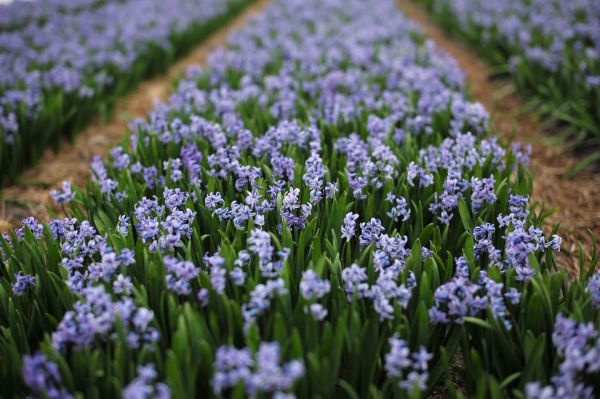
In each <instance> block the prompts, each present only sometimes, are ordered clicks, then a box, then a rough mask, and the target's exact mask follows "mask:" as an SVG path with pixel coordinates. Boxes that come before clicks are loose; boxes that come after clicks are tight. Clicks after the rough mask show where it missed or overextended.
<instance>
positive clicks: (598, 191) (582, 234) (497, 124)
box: [397, 0, 600, 274]
mask: <svg viewBox="0 0 600 399" xmlns="http://www.w3.org/2000/svg"><path fill="white" fill-rule="evenodd" d="M397 3H398V5H399V6H400V8H401V9H402V10H403V12H404V13H405V14H406V15H407V16H408V17H410V18H411V19H412V20H413V21H415V22H416V23H417V24H418V25H419V26H420V28H421V29H422V31H423V32H424V33H425V34H426V35H427V36H429V37H430V38H431V39H432V40H433V41H434V43H435V44H436V45H437V47H438V48H441V49H443V50H444V51H445V52H447V53H448V54H450V55H451V56H452V57H453V58H454V59H455V60H456V62H457V63H458V64H459V66H460V67H461V68H462V69H463V71H465V72H466V76H467V84H468V87H469V91H470V93H471V95H472V96H473V98H474V99H475V100H476V101H479V102H480V103H482V104H483V105H484V106H485V107H486V108H487V109H488V110H489V111H490V112H491V120H492V126H493V128H494V129H495V131H496V134H497V135H499V136H501V137H507V138H509V137H513V136H514V138H515V139H516V140H517V141H520V142H522V143H527V144H531V145H532V147H533V155H532V173H533V176H534V189H533V196H532V200H533V202H535V203H538V204H539V205H540V206H543V207H544V208H545V209H547V210H549V209H555V210H556V211H555V212H554V213H553V214H552V215H550V216H549V217H548V222H549V224H548V229H551V228H552V227H553V226H554V225H556V224H557V223H560V230H559V233H560V236H561V237H562V238H563V249H564V250H566V252H568V253H562V254H561V255H560V256H559V257H558V265H559V266H560V267H561V268H563V269H565V270H567V271H569V272H570V273H572V274H577V271H578V269H579V265H578V257H577V256H573V255H575V254H577V253H578V243H582V245H583V246H584V249H585V252H586V253H587V254H588V256H589V254H590V252H591V246H592V239H591V237H590V235H589V232H588V231H587V229H590V230H591V231H592V232H593V233H594V234H595V235H596V236H598V237H600V175H599V174H596V173H592V172H591V171H583V172H581V173H579V174H577V175H575V176H573V177H571V178H570V179H565V178H564V176H565V174H566V173H567V172H568V171H569V170H570V169H571V168H573V166H575V165H576V164H577V163H578V162H579V161H581V159H580V158H578V157H577V155H575V154H572V153H570V152H566V151H564V150H563V149H561V148H560V147H559V146H556V145H551V144H546V143H545V141H548V138H549V136H548V134H547V132H546V133H544V132H543V131H542V129H541V128H540V123H539V121H538V120H537V117H536V114H534V113H532V112H526V111H523V110H524V109H525V106H524V104H525V102H524V100H523V98H522V97H521V96H520V95H519V94H518V93H516V92H515V90H513V85H512V84H511V81H510V79H503V80H501V81H499V80H497V79H496V80H493V79H492V76H493V72H492V68H491V66H490V65H489V64H488V63H486V62H485V61H483V60H482V59H481V58H480V57H479V56H478V55H477V54H476V53H475V52H474V51H472V50H471V49H469V48H467V47H466V46H465V45H463V44H461V43H460V42H459V40H458V39H457V38H452V37H449V34H448V33H447V32H445V31H444V30H443V29H442V28H440V27H438V26H437V25H435V23H434V22H433V21H432V20H431V18H430V16H429V15H428V14H427V11H426V10H425V9H424V8H423V7H421V6H419V5H416V4H414V3H413V2H412V1H411V0H397Z"/></svg>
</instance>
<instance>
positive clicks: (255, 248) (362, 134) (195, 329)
mask: <svg viewBox="0 0 600 399" xmlns="http://www.w3.org/2000/svg"><path fill="white" fill-rule="evenodd" d="M89 3H92V5H91V6H90V5H89ZM138 3H143V4H149V3H152V2H150V1H134V0H129V1H123V2H114V3H113V2H102V1H94V2H90V1H85V2H81V7H79V8H78V7H75V6H73V4H72V3H69V6H64V4H66V3H64V4H63V3H62V2H61V1H58V0H54V1H49V0H48V4H49V6H51V7H56V8H49V9H52V10H54V11H52V12H51V13H49V14H48V15H46V14H40V15H38V12H39V11H35V12H34V11H31V12H26V13H23V14H22V15H21V14H20V13H22V11H19V12H17V11H15V13H16V14H15V18H14V19H11V20H7V21H4V20H3V19H2V18H0V27H1V29H2V32H16V31H18V30H19V29H20V28H18V27H16V26H15V24H14V23H13V22H11V21H18V24H19V25H27V24H30V23H31V24H33V25H37V23H35V22H32V21H35V20H36V19H37V20H39V19H43V20H46V19H47V20H51V19H52V18H54V17H55V16H56V18H59V17H58V16H60V18H63V17H65V16H66V15H68V16H69V17H68V18H71V16H74V15H79V14H81V13H86V12H88V11H83V9H84V8H85V9H90V8H89V7H92V8H91V9H92V10H94V12H96V10H101V9H103V7H109V8H110V7H125V8H126V7H129V6H130V5H131V7H134V6H133V5H134V4H138ZM175 3H177V6H178V7H175V6H173V7H172V8H171V7H166V8H164V9H163V8H160V6H156V7H158V8H156V10H158V11H157V12H158V14H156V15H159V16H160V17H159V18H158V19H159V20H161V21H162V20H163V18H164V19H165V20H164V22H162V23H157V24H156V25H154V24H151V25H152V26H156V27H162V28H157V29H159V30H160V31H161V32H167V34H166V36H164V37H169V33H168V32H171V31H172V30H169V29H172V28H173V26H174V22H173V21H175V20H177V21H179V24H181V25H182V26H183V25H185V26H202V27H203V28H202V31H203V32H206V30H205V27H206V26H208V25H194V24H196V23H197V22H195V21H198V19H199V17H198V16H197V15H196V14H194V13H193V12H192V10H195V11H194V12H196V13H198V12H201V10H202V7H201V6H199V5H198V3H192V2H190V1H184V0H178V1H176V2H175ZM199 3H206V4H207V7H208V9H209V10H210V9H211V7H210V6H209V5H210V4H213V5H216V4H222V3H219V2H216V1H215V2H212V1H210V0H201V1H200V2H199ZM152 4H156V3H152ZM161 4H163V3H161ZM165 4H166V3H165ZM193 4H195V6H194V5H193ZM236 4H241V2H238V3H236ZM179 6H180V7H181V8H179ZM188 6H189V7H190V8H187V7H188ZM0 7H1V6H0ZM148 7H150V8H152V9H154V8H153V7H152V6H150V5H148ZM134 8H135V7H134ZM176 9H177V10H176ZM132 10H133V8H132ZM160 10H164V11H165V12H162V11H160ZM229 10H232V9H229ZM120 12H123V11H120ZM16 15H18V17H17V16H16ZM115 15H120V14H119V13H116V14H115ZM171 15H172V17H171ZM182 15H185V18H182V17H181V16H182ZM203 15H205V14H203ZM210 15H213V16H216V15H229V14H228V11H227V10H226V9H223V10H222V11H215V12H214V13H212V14H210ZM65 18H66V17H65ZM73 18H79V17H73ZM124 20H126V21H131V20H135V18H133V19H131V20H130V19H124ZM207 20H208V19H205V21H207ZM216 20H219V19H218V18H217V19H216ZM216 20H215V19H211V20H210V21H216ZM184 21H189V22H184ZM135 23H136V24H137V23H141V22H140V21H136V22H135ZM163 24H164V25H163ZM211 24H212V22H211ZM109 25H110V26H111V29H112V25H113V24H109ZM209 25H210V24H209ZM141 26H145V25H141ZM175 26H179V25H175ZM140 29H144V28H140ZM162 29H165V30H162ZM135 33H136V34H139V35H142V36H145V35H146V34H148V35H154V34H152V33H150V32H138V31H136V32H135ZM1 41H2V35H1V34H0V42H1ZM123 42H124V43H127V40H124V41H123ZM119 43H121V41H119ZM134 47H135V46H134ZM19 49H21V50H22V48H21V47H19ZM173 51H174V50H173ZM106 54H111V52H110V51H108V50H107V52H106ZM122 54H125V55H126V56H127V57H129V56H131V57H132V58H131V62H133V63H135V60H137V59H138V58H139V57H138V56H135V57H134V56H133V54H135V51H134V50H132V49H128V48H124V49H123V53H122ZM138 54H139V53H138ZM159 58H160V57H159ZM160 59H163V58H160ZM84 69H85V68H84ZM97 73H101V72H97ZM82 76H83V75H82ZM85 76H87V75H85ZM90 76H92V75H90ZM96 76H98V75H96ZM113 77H114V78H115V80H114V82H115V83H117V82H120V78H118V76H117V75H114V76H113ZM82 79H83V78H82ZM125 81H127V79H125ZM76 86H79V85H76ZM80 87H84V86H80ZM77 90H80V89H77ZM5 93H6V92H5ZM55 93H58V92H55ZM61 93H62V92H61ZM57 95H59V94H57ZM60 95H63V94H60ZM44 98H46V97H44ZM94 98H95V99H98V101H100V100H99V97H94ZM44 101H46V100H44ZM94 101H95V100H94ZM44 104H45V103H44ZM94 104H96V105H97V103H96V102H94ZM94 106H95V105H94ZM92 108H93V107H92ZM11 109H12V108H11ZM77 109H79V107H77ZM37 110H38V111H40V112H41V113H40V114H39V115H46V113H45V112H50V113H48V114H47V115H46V116H44V117H47V118H50V119H52V120H54V119H53V115H56V114H53V113H52V112H51V111H43V110H49V109H47V108H44V107H41V108H37ZM77 112H78V111H77ZM7 115H10V114H7ZM7 118H9V119H10V117H7ZM19 118H21V117H19ZM35 118H38V116H36V117H35ZM39 118H42V116H39ZM9 119H6V120H9ZM18 120H19V121H21V120H22V119H18ZM19 126H22V125H19ZM491 130H492V128H491V126H490V120H489V115H488V112H487V110H486V109H485V108H484V107H483V106H482V105H481V104H479V103H477V102H474V101H473V100H472V99H471V98H470V97H469V96H468V95H467V89H466V85H465V76H464V73H463V72H462V71H461V70H460V69H459V67H458V66H457V64H456V63H455V61H454V60H453V59H452V58H450V57H449V56H448V55H447V54H445V53H444V52H442V51H440V50H439V49H438V48H436V46H435V45H434V43H433V42H432V41H431V40H429V39H428V38H427V37H426V36H425V35H424V34H423V33H421V31H420V30H419V28H418V27H417V26H416V25H415V24H414V23H413V22H411V20H409V19H408V18H407V17H405V16H404V15H403V14H402V13H401V12H400V10H399V9H398V7H397V6H396V4H395V3H394V1H392V0H273V1H271V2H270V4H269V5H268V6H267V8H266V9H264V10H263V11H262V12H261V13H259V14H258V15H257V16H256V17H254V18H253V19H252V20H251V21H250V22H249V23H248V24H247V25H246V26H244V27H243V28H241V29H239V30H238V31H237V32H236V33H235V34H234V35H232V36H231V37H230V39H229V42H228V44H227V47H221V48H217V49H216V50H214V51H213V52H212V53H211V55H210V57H209V60H208V62H207V64H206V65H205V66H203V68H193V69H190V70H189V72H188V73H187V75H186V76H185V77H184V78H182V79H181V80H180V81H179V82H178V83H177V86H176V88H175V90H174V92H173V93H172V95H171V96H170V98H169V101H168V102H167V103H164V104H162V103H161V104H157V106H156V108H155V109H154V111H152V112H151V113H150V114H149V115H148V116H147V118H145V119H139V120H135V121H133V123H132V124H131V131H130V132H128V134H127V137H126V138H124V139H123V141H122V142H121V144H119V145H118V146H116V147H114V148H112V149H111V150H110V152H109V155H108V156H106V157H104V158H103V157H96V158H94V159H93V161H92V163H91V176H92V177H91V178H90V179H89V181H88V182H87V185H86V186H85V187H74V186H73V185H71V184H70V183H69V182H65V183H63V184H62V186H61V187H58V188H56V189H55V190H52V191H51V193H50V196H51V197H52V199H53V201H54V202H55V203H56V204H57V205H58V206H59V207H60V208H61V209H62V211H61V213H60V215H57V214H54V212H53V211H49V215H48V216H49V218H48V220H47V221H42V220H38V219H36V218H34V217H30V218H27V219H25V220H23V222H22V226H21V227H19V228H17V229H15V230H13V231H10V232H7V233H4V234H3V235H2V236H1V237H0V254H1V262H2V263H1V265H0V358H1V359H3V361H2V362H0V382H2V383H1V384H0V396H1V397H6V398H12V397H26V396H30V397H40V398H112V397H124V398H131V399H133V398H169V397H173V398H194V397H215V398H219V397H227V398H243V397H252V398H271V397H272V398H278V399H283V398H292V397H297V398H427V397H440V395H441V397H448V398H461V397H476V398H504V397H515V398H540V399H541V398H544V399H545V398H594V397H597V396H598V395H599V392H600V379H599V377H600V317H599V316H600V272H597V271H596V267H597V254H596V247H595V241H594V246H593V248H591V249H590V251H591V256H590V257H586V256H585V253H584V250H583V249H581V250H580V253H579V257H580V260H579V265H580V270H579V273H578V274H577V275H576V276H573V275H569V274H567V273H566V272H565V271H564V270H562V269H561V268H560V267H559V265H558V262H557V255H558V253H559V251H561V238H560V236H559V235H558V233H559V231H558V226H557V227H553V226H548V223H547V222H546V218H547V217H548V216H549V212H547V211H546V210H545V209H544V208H543V207H541V206H539V205H537V204H534V203H533V202H532V201H531V200H530V197H531V195H532V185H533V184H534V181H533V178H532V174H531V171H530V162H531V159H530V158H531V156H532V154H531V148H530V147H528V146H527V145H524V144H520V143H518V142H508V141H507V140H506V139H505V138H501V137H497V136H494V135H493V134H492V133H491ZM5 131H6V130H5ZM27 131H28V132H31V134H34V131H29V130H27ZM22 134H24V133H22V132H21V131H20V130H14V131H13V132H11V135H10V136H5V137H12V138H14V139H15V143H17V142H18V140H19V137H23V136H22ZM3 176H4V172H3Z"/></svg>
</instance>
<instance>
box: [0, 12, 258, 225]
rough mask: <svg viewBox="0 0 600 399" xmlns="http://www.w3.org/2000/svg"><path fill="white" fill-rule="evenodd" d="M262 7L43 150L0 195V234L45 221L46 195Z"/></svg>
mask: <svg viewBox="0 0 600 399" xmlns="http://www.w3.org/2000/svg"><path fill="white" fill-rule="evenodd" d="M268 3H269V1H268V0H257V1H256V2H254V3H253V4H252V5H250V6H248V7H247V8H246V9H245V10H244V11H243V12H242V13H241V14H240V15H238V16H237V17H235V18H234V19H233V20H232V21H230V22H229V23H228V24H227V25H225V26H223V27H222V28H221V29H219V30H218V31H217V32H215V33H214V34H213V35H211V36H210V37H209V38H208V39H207V40H205V41H204V42H203V43H202V44H200V45H199V46H198V47H197V48H196V49H195V50H193V51H192V52H190V53H189V54H188V55H187V56H186V57H184V58H182V59H181V60H179V61H178V62H176V63H175V64H174V65H172V66H171V67H170V68H169V70H168V72H167V73H166V74H164V75H161V76H157V77H155V78H154V79H151V80H148V81H145V82H143V83H142V84H140V85H139V86H138V87H137V88H136V89H135V90H134V91H133V92H132V93H131V94H128V95H126V96H125V97H123V98H121V99H119V100H118V101H117V104H116V105H115V108H114V111H113V114H112V117H111V119H110V120H109V121H108V122H107V123H102V122H101V121H100V120H99V119H98V120H95V121H94V122H92V124H90V126H88V127H87V128H86V129H85V130H84V131H83V132H81V133H80V134H79V135H78V136H77V138H76V140H75V143H74V144H69V143H65V144H64V145H62V146H61V149H60V152H58V153H57V152H54V151H52V150H48V151H46V154H45V155H44V157H43V158H42V159H41V160H40V161H39V162H38V163H37V165H36V166H34V167H33V168H31V169H28V170H26V171H24V172H23V174H22V175H21V177H20V179H19V182H18V183H17V184H14V185H11V186H8V187H5V188H4V189H3V190H2V193H1V197H0V231H6V230H8V229H11V228H14V227H15V226H17V225H18V224H20V221H21V220H22V219H23V218H25V217H27V216H35V217H38V218H40V219H42V220H45V219H47V218H48V217H47V215H46V208H47V207H49V206H53V204H52V202H53V201H52V199H51V198H50V196H49V194H48V193H49V190H51V189H53V188H56V187H58V186H60V183H61V182H63V181H70V182H72V183H73V184H74V185H77V186H83V185H84V184H85V181H86V179H87V178H88V177H89V170H90V169H89V164H90V161H91V160H92V158H93V157H94V156H95V155H101V156H102V155H105V154H106V153H107V152H108V150H110V148H111V147H112V146H114V145H115V144H117V143H118V142H119V141H120V140H122V139H123V138H124V137H125V132H126V130H127V126H128V123H129V122H130V121H131V120H132V119H133V118H138V117H145V116H146V115H147V114H148V113H149V112H150V111H151V110H152V109H153V108H154V105H155V103H156V102H157V101H164V100H166V99H167V96H168V94H169V92H170V91H171V89H172V82H173V80H174V79H176V78H178V77H180V76H182V75H183V74H184V73H185V71H186V70H187V68H189V67H190V66H192V65H202V64H204V62H205V60H206V56H207V55H208V54H209V53H210V52H211V51H212V50H214V49H215V48H217V47H220V46H224V45H225V44H226V42H227V38H228V36H229V35H230V34H231V33H232V32H233V31H234V30H237V29H239V28H240V27H242V26H244V25H245V24H246V23H247V21H248V19H249V18H250V17H251V16H252V15H254V14H256V13H258V12H260V11H261V10H262V9H263V8H264V7H265V6H266V5H267V4H268Z"/></svg>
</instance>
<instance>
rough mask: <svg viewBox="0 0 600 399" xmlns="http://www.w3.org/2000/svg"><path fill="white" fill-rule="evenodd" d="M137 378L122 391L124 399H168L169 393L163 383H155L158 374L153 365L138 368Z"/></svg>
mask: <svg viewBox="0 0 600 399" xmlns="http://www.w3.org/2000/svg"><path fill="white" fill-rule="evenodd" d="M137 371H138V376H137V377H136V378H135V379H134V380H133V381H131V382H130V383H129V385H127V386H126V387H125V388H124V389H123V398H124V399H143V398H156V399H169V398H170V397H171V392H170V390H169V387H167V386H166V385H165V384H163V383H160V382H159V383H156V382H155V380H156V377H157V376H158V373H157V372H156V368H155V366H154V365H153V364H146V365H143V366H138V368H137Z"/></svg>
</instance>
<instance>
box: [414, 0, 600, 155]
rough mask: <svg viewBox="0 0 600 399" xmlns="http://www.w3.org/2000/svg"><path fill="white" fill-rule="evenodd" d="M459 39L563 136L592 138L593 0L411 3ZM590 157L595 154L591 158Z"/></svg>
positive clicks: (598, 97)
mask: <svg viewBox="0 0 600 399" xmlns="http://www.w3.org/2000/svg"><path fill="white" fill-rule="evenodd" d="M418 1H419V2H420V3H423V4H425V5H426V6H428V7H429V8H430V10H431V11H432V12H433V14H434V15H435V16H436V20H437V21H438V22H439V23H441V24H442V25H443V26H445V27H446V28H448V29H450V31H452V32H453V33H455V34H457V35H459V36H461V37H463V38H465V39H466V40H467V41H468V42H470V43H471V44H473V45H474V46H475V47H476V48H477V49H478V50H479V51H480V52H481V53H482V54H484V55H485V56H486V57H487V58H488V59H489V60H491V61H492V62H493V63H494V64H495V66H497V67H498V72H508V73H510V74H512V76H513V77H514V79H515V83H516V86H517V88H518V89H521V90H523V91H524V92H525V93H528V94H533V95H534V96H535V97H537V99H538V100H540V101H539V102H540V104H539V107H538V109H539V111H541V112H542V113H544V114H546V115H551V116H552V117H554V118H555V119H556V120H559V121H563V122H566V123H568V124H569V125H570V128H568V129H566V130H565V132H564V134H563V136H564V138H566V137H570V138H571V139H572V142H573V143H575V144H576V145H579V146H581V147H585V146H587V145H589V144H593V145H597V144H598V143H600V111H599V110H600V5H599V3H598V2H597V1H594V0H572V1H560V0H531V1H525V0H500V1H493V2H490V1H485V0H461V1H453V0H418ZM592 156H593V157H594V158H597V155H592Z"/></svg>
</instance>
